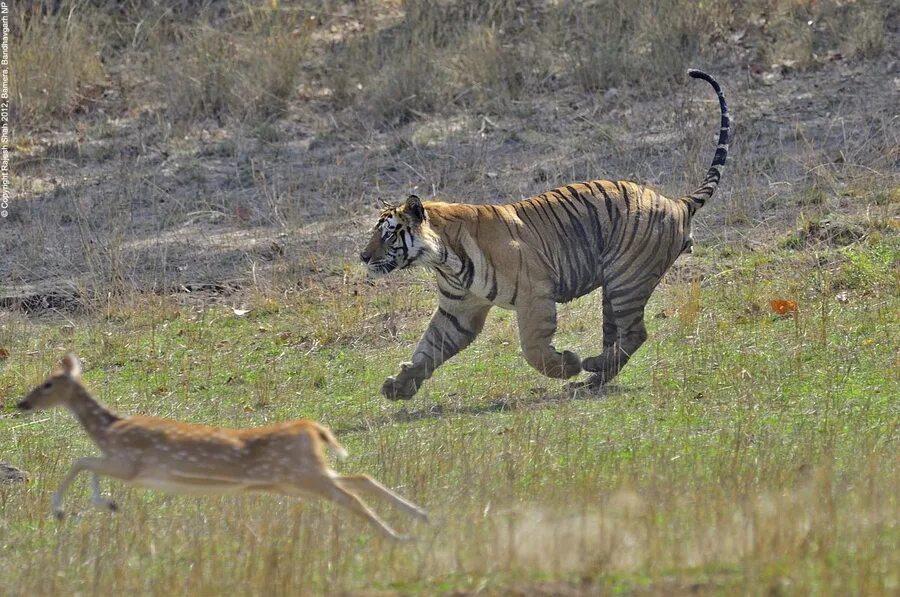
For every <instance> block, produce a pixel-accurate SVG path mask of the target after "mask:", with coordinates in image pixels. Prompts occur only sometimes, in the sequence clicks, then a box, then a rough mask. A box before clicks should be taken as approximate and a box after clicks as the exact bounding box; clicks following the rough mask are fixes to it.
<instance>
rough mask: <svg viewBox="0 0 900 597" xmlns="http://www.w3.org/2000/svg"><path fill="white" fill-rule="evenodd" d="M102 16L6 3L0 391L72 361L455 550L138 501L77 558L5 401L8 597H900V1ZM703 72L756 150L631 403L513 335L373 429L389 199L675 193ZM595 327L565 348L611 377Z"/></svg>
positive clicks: (388, 361) (692, 142) (107, 383)
mask: <svg viewBox="0 0 900 597" xmlns="http://www.w3.org/2000/svg"><path fill="white" fill-rule="evenodd" d="M101 4H102V3H98V2H94V1H88V0H83V1H73V2H63V3H62V4H61V10H60V12H59V13H57V14H53V13H52V12H48V13H45V14H42V13H40V12H39V11H31V12H28V13H27V14H26V13H25V11H24V9H23V8H22V6H24V5H19V4H18V3H17V5H16V7H15V10H18V11H21V12H17V13H16V14H15V15H14V19H13V25H14V27H13V38H12V41H13V49H14V51H13V56H12V58H13V61H14V67H15V68H13V69H12V75H13V94H14V97H15V101H14V102H13V114H14V116H13V119H14V125H15V126H14V131H13V133H14V135H13V136H14V139H13V152H12V165H13V177H12V184H13V188H14V190H15V192H16V193H17V197H16V199H17V200H16V201H15V202H14V204H13V207H12V209H11V210H10V212H11V213H10V219H9V220H7V221H4V222H0V244H2V246H3V247H4V251H5V254H4V260H3V261H2V262H0V277H2V288H0V291H2V295H3V296H0V299H2V304H3V305H4V308H3V310H2V311H0V348H4V349H6V350H9V352H10V353H11V356H10V358H9V359H6V360H4V359H2V358H0V397H3V398H6V399H12V398H15V397H17V396H19V395H21V393H22V392H24V391H25V389H26V388H27V387H28V386H29V385H30V384H33V383H36V382H37V381H39V379H40V378H41V376H43V375H44V374H45V373H46V372H47V370H49V368H50V367H51V366H52V364H53V361H55V360H56V359H57V358H58V356H59V354H60V353H61V352H62V351H63V350H64V349H66V348H73V347H74V348H76V349H78V350H79V352H82V353H84V355H85V356H86V359H87V362H88V364H89V365H90V371H89V372H88V376H87V379H88V382H89V384H91V386H92V387H93V389H94V390H95V392H96V393H97V395H98V397H99V398H101V399H102V400H105V401H107V402H110V403H111V404H113V405H114V406H116V407H118V408H120V409H121V410H123V411H126V412H141V413H147V414H157V415H163V416H175V417H179V418H184V419H188V420H193V421H196V422H209V423H214V424H226V425H251V424H262V423H264V422H268V421H273V420H281V419H285V418H289V417H296V416H308V417H312V418H316V419H320V420H322V421H324V422H325V423H327V424H330V425H332V426H333V427H334V428H335V429H336V430H337V431H338V432H340V434H341V439H342V441H345V443H347V445H348V447H349V448H350V450H351V452H352V454H353V458H352V459H351V460H350V461H349V463H348V464H347V467H348V469H353V470H359V471H367V472H371V473H372V474H374V475H376V476H378V477H379V478H383V479H384V480H385V482H386V483H388V484H390V485H392V486H394V487H398V488H399V489H400V490H401V492H402V493H405V494H408V495H409V496H410V497H412V498H414V499H417V500H419V501H421V502H423V503H424V504H426V505H429V506H430V507H431V508H432V509H433V510H435V512H436V514H437V518H438V524H436V525H435V526H434V527H432V528H422V529H418V532H419V534H420V535H421V537H422V540H421V541H420V542H419V543H418V544H416V545H414V546H406V547H401V548H394V547H389V546H387V545H383V544H382V543H381V542H380V541H379V540H378V539H374V538H369V537H368V536H366V535H363V534H362V533H365V532H366V530H364V529H361V527H360V525H357V524H356V523H355V521H351V520H347V519H345V518H344V517H343V516H340V515H338V514H337V513H332V511H331V509H330V508H328V507H327V506H321V505H315V504H310V503H304V504H298V503H296V502H293V501H289V500H279V499H275V498H252V497H251V498H235V499H225V500H202V499H201V500H193V499H183V498H170V497H165V496H161V495H158V494H154V493H141V492H137V491H134V492H131V491H128V490H122V489H119V488H116V489H115V492H116V495H117V497H118V498H120V499H121V500H122V502H123V505H124V506H125V513H126V515H123V516H119V517H112V518H111V517H107V516H105V515H101V514H96V513H85V514H84V515H83V516H81V517H80V518H77V519H75V520H72V521H70V522H69V523H67V524H65V525H62V526H57V525H55V524H53V523H51V521H50V520H49V519H48V518H47V516H46V503H47V501H48V499H49V492H50V491H52V489H53V488H54V486H55V484H56V483H57V482H58V481H59V479H60V477H61V476H62V474H63V473H64V469H65V467H66V466H67V465H68V462H69V461H70V460H71V459H72V458H74V457H76V456H79V455H83V454H85V453H87V450H88V444H87V442H86V440H84V438H82V436H81V435H80V434H79V432H78V431H77V430H76V429H75V427H74V426H73V424H72V423H71V422H70V421H69V419H68V418H67V417H66V416H65V415H63V414H62V413H59V414H54V415H51V416H49V417H48V418H47V419H45V418H39V419H29V420H25V419H22V418H20V417H19V416H18V415H17V414H16V413H14V412H13V411H12V410H11V409H10V408H9V403H5V405H4V407H3V408H0V435H2V437H4V438H5V439H4V440H0V457H2V459H3V460H9V461H13V463H14V464H16V465H19V466H21V467H23V468H26V469H29V470H30V471H31V473H32V482H31V483H30V484H29V485H27V486H15V487H8V486H4V487H2V488H0V537H3V540H4V541H5V545H7V546H9V547H10V549H6V550H4V551H3V553H4V554H5V555H4V556H0V560H2V562H0V565H2V567H3V569H4V571H5V572H6V573H7V574H8V575H9V576H11V577H13V578H15V579H16V582H17V584H16V586H17V587H20V589H21V591H22V592H23V593H24V592H28V593H32V594H41V593H55V592H60V591H81V592H93V593H103V592H110V591H113V590H115V591H117V592H123V591H136V592H141V593H171V592H179V593H181V592H191V593H216V592H224V591H226V590H228V591H232V592H234V591H238V592H246V593H262V592H275V593H288V594H294V593H298V592H303V593H307V592H314V593H325V594H335V593H340V592H363V591H366V590H375V591H379V590H383V591H385V592H387V593H388V594H391V593H398V594H408V593H420V594H435V593H452V592H454V591H461V592H473V593H474V592H480V593H481V594H504V593H508V592H514V591H520V592H522V593H524V594H529V593H535V592H539V591H542V590H544V589H546V591H545V592H546V593H553V592H561V593H566V592H568V593H573V594H577V593H579V592H584V593H591V592H594V593H596V592H602V593H604V594H605V593H616V592H625V593H634V594H638V593H642V592H646V593H655V594H678V593H710V594H722V593H727V594H735V593H748V594H759V593H762V592H771V593H773V594H784V593H819V594H829V593H830V594H872V595H878V594H892V593H895V592H896V590H897V587H898V577H897V575H896V572H894V571H895V570H896V569H897V561H896V558H897V555H896V554H898V553H900V547H898V543H897V542H898V536H897V519H898V509H897V506H898V505H897V500H896V494H897V491H896V488H897V487H898V470H900V467H898V462H897V459H896V456H895V454H896V453H897V450H896V447H897V446H896V443H897V429H896V423H897V418H896V405H895V404H894V403H893V402H892V401H891V400H889V399H888V398H887V397H888V396H890V395H892V392H893V390H891V388H895V389H896V386H897V384H898V379H897V377H896V374H895V373H894V372H893V370H894V369H896V367H892V366H891V365H892V364H893V363H894V362H895V361H896V358H897V355H896V338H895V336H896V334H895V333H893V329H895V328H896V324H897V321H896V313H897V310H896V296H897V294H896V285H897V277H896V272H897V269H896V268H897V266H896V264H897V259H898V257H897V245H896V239H897V221H898V217H900V212H898V210H900V199H898V194H897V193H898V188H900V180H898V177H897V174H896V171H895V170H896V167H895V166H896V162H897V159H898V154H897V147H898V146H900V133H898V127H897V121H896V113H895V112H896V108H895V106H894V105H893V104H894V103H895V102H892V101H891V99H892V98H893V97H894V96H895V95H896V90H895V89H894V87H893V85H894V82H893V81H891V80H890V78H889V77H884V76H883V74H884V72H885V68H886V67H887V66H888V65H890V64H892V62H891V61H892V60H894V59H895V56H896V52H897V47H896V41H895V40H896V38H897V37H896V36H897V31H898V11H897V9H896V8H895V7H894V6H893V5H892V4H891V3H889V2H886V1H882V0H865V1H860V2H843V1H837V0H834V1H827V2H823V1H818V2H805V1H804V2H800V1H797V0H754V1H752V2H744V3H739V4H735V3H726V2H713V3H709V2H703V3H695V2H686V1H683V0H640V1H638V2H634V3H632V4H629V5H628V6H627V7H626V6H625V5H623V4H622V3H615V2H608V1H606V0H597V1H593V2H567V1H564V2H542V1H539V0H534V1H529V2H525V3H522V2H511V1H506V0H502V1H501V0H491V1H489V2H477V1H474V0H457V1H449V0H448V1H439V2H425V1H419V0H409V1H407V2H402V3H401V2H393V1H375V0H365V1H362V2H356V3H346V2H339V1H337V0H334V1H331V0H321V1H309V2H270V1H268V0H267V1H265V2H225V1H222V0H213V1H210V2H203V3H194V2H176V3H168V2H165V3H163V2H157V1H155V0H129V1H128V2H122V3H119V4H117V6H118V7H120V10H108V6H106V4H102V5H101ZM687 66H699V67H702V68H704V69H706V70H708V71H710V72H711V73H713V74H715V75H716V76H717V78H719V80H720V81H721V82H722V84H723V87H724V88H725V91H726V93H727V94H728V98H729V101H730V104H731V107H732V111H733V113H734V115H735V122H736V129H735V131H736V137H735V143H734V145H733V148H732V152H731V154H730V155H729V164H728V168H727V172H726V176H725V179H724V181H723V185H722V187H721V188H720V191H719V193H717V195H716V197H715V198H714V199H713V201H711V202H710V203H709V206H708V207H707V208H706V209H705V210H704V211H703V212H702V215H701V217H700V218H699V219H698V221H697V222H696V224H695V233H694V234H695V239H696V253H695V255H694V257H693V258H692V259H691V260H690V261H683V262H679V263H678V264H677V265H676V267H675V268H674V270H673V272H672V273H671V275H670V277H669V279H668V281H667V284H666V285H664V287H663V288H661V291H660V293H659V294H658V295H657V296H656V297H654V302H653V303H652V306H651V308H650V309H651V312H652V314H657V313H662V314H663V315H666V314H668V315H671V314H673V313H674V314H675V316H672V317H662V318H659V319H653V320H652V331H651V340H650V341H649V342H648V344H647V346H646V347H645V348H644V349H642V352H641V353H640V355H639V356H638V357H636V358H635V361H633V362H632V363H631V364H630V365H629V368H628V369H627V370H626V371H625V372H624V373H623V377H622V379H621V382H620V384H619V389H620V391H619V392H612V393H610V394H609V395H607V396H604V397H602V398H600V399H587V400H567V399H565V398H564V396H562V394H561V393H560V392H559V391H558V387H557V386H556V385H555V384H553V383H552V382H549V381H548V380H545V379H543V378H540V377H539V376H537V375H536V374H534V373H532V372H531V371H530V370H528V368H527V366H526V365H525V364H524V363H523V362H522V360H521V358H520V357H519V355H518V351H517V348H516V344H517V337H516V330H515V325H514V318H513V317H511V316H510V315H509V314H502V313H498V314H497V315H495V316H493V317H492V318H491V320H490V321H489V325H488V328H487V331H486V332H485V334H486V335H485V337H484V338H482V339H480V340H479V342H478V343H476V345H475V346H473V347H472V348H471V349H470V351H471V352H467V353H465V354H464V355H462V356H461V357H460V358H459V359H458V360H456V361H454V362H453V363H451V364H449V365H448V366H447V367H446V368H444V369H442V370H441V372H440V373H439V374H438V375H437V376H436V377H435V379H434V380H432V381H431V382H430V384H429V386H428V388H427V389H426V390H423V394H422V395H421V396H420V397H418V398H417V400H416V402H414V403H411V404H409V405H405V406H406V408H399V407H397V406H396V405H393V404H387V403H385V402H384V401H383V400H381V399H380V398H379V397H377V396H376V394H377V388H378V387H379V386H380V383H381V381H382V379H383V378H384V376H385V375H388V374H390V373H392V372H393V371H392V370H393V367H394V366H395V365H396V363H397V362H399V361H401V360H404V359H405V358H407V357H408V354H407V353H408V352H409V349H410V347H411V345H412V343H413V342H414V339H415V336H416V334H417V333H418V332H420V331H421V328H422V326H423V325H424V322H425V320H426V319H427V317H428V315H429V313H430V312H431V310H432V309H433V302H434V296H433V292H432V291H431V283H430V282H426V281H425V280H424V278H422V277H413V278H409V277H398V278H395V279H392V280H391V281H390V284H387V283H385V282H376V283H372V282H370V281H367V280H365V279H364V278H363V276H362V274H361V271H360V270H359V269H358V266H356V265H355V262H356V258H355V257H354V255H355V252H356V251H357V250H358V246H359V243H360V242H361V238H362V236H363V233H364V231H365V230H366V229H367V228H368V226H369V225H370V216H371V214H372V210H371V209H370V206H371V205H372V203H373V200H374V199H375V198H376V197H379V196H380V197H384V198H387V199H395V198H396V197H399V196H403V195H404V194H406V193H408V192H410V191H414V192H418V193H419V194H421V195H423V196H426V195H427V196H431V195H439V196H443V197H447V198H450V199H460V200H465V201H479V202H484V201H499V200H508V199H516V198H519V197H522V196H526V195H529V194H533V193H536V192H541V191H544V190H546V189H547V188H551V187H553V186H556V185H558V184H564V183H566V182H569V181H571V180H577V179H585V178H593V177H611V178H618V177H625V178H632V179H637V180H640V181H644V182H649V183H652V184H654V185H656V186H658V187H660V188H661V189H663V190H664V191H667V192H670V193H677V192H680V191H684V190H686V189H688V188H691V187H692V186H694V185H695V184H696V182H697V181H698V180H700V178H701V177H702V175H703V172H704V171H705V169H706V168H707V167H708V163H709V159H710V158H711V155H712V149H713V144H714V132H715V124H716V122H717V114H718V112H717V106H716V104H715V102H714V99H713V97H712V96H711V95H710V92H709V90H708V89H707V88H705V87H702V86H698V85H697V84H696V83H692V82H691V81H689V80H687V79H686V77H684V74H683V70H684V68H685V67H687ZM24 73H28V74H29V76H28V77H27V78H26V77H24V76H21V75H22V74H24ZM10 224H11V225H10ZM778 297H784V298H791V299H792V300H796V301H797V302H799V303H800V304H801V307H802V309H801V313H800V315H799V316H798V317H797V318H795V319H791V320H782V319H779V318H776V317H771V316H769V315H768V314H767V312H766V311H765V307H766V305H767V304H768V300H769V299H771V298H778ZM597 299H598V297H597V296H594V297H589V298H587V299H584V300H583V301H581V302H576V303H575V304H574V305H571V306H569V307H567V308H566V309H564V310H563V312H562V316H561V321H562V333H561V337H560V340H559V345H560V346H562V345H566V346H572V347H573V348H574V349H576V350H579V351H588V350H591V349H592V347H593V346H594V345H596V343H597V342H598V341H599V340H598V333H599V332H598V330H599V329H600V327H599V307H598V304H596V300H597ZM235 307H239V308H240V307H243V308H249V309H251V311H250V314H248V315H246V316H244V317H239V316H237V315H235V314H234V311H233V308H235ZM548 388H549V389H548ZM82 489H84V487H83V486H82ZM72 495H73V501H74V503H78V502H77V500H79V499H80V498H79V497H78V496H81V497H83V496H84V493H83V492H82V493H81V494H79V491H78V490H76V491H73V494H72ZM23 554H27V557H25V556H24V555H23ZM47 570H54V571H56V572H55V573H54V574H47V573H46V571H47Z"/></svg>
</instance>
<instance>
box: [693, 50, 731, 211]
mask: <svg viewBox="0 0 900 597" xmlns="http://www.w3.org/2000/svg"><path fill="white" fill-rule="evenodd" d="M688 75H690V76H691V77H693V78H695V79H703V80H704V81H706V82H707V83H709V84H710V85H712V88H713V90H715V92H716V95H717V96H719V108H721V110H722V124H721V126H720V128H719V144H718V146H717V147H716V155H715V157H713V161H712V165H710V167H709V170H707V172H706V178H704V179H703V183H702V184H701V185H700V186H699V187H697V190H695V191H694V192H693V193H691V194H690V195H685V196H684V197H682V198H681V200H682V201H684V202H685V203H687V205H688V209H689V210H690V212H691V215H693V213H694V212H695V211H697V210H698V209H700V208H701V207H703V204H704V203H706V200H707V199H709V198H710V197H712V194H713V193H714V192H715V191H716V187H718V186H719V180H720V179H721V178H722V170H723V169H724V168H725V159H726V158H727V157H728V144H729V143H730V142H731V117H730V116H729V115H728V105H727V104H726V103H725V94H724V93H722V88H721V87H719V83H718V82H716V80H715V79H713V78H712V77H710V76H709V75H707V74H706V73H705V72H703V71H699V70H696V69H693V68H692V69H690V70H688Z"/></svg>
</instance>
